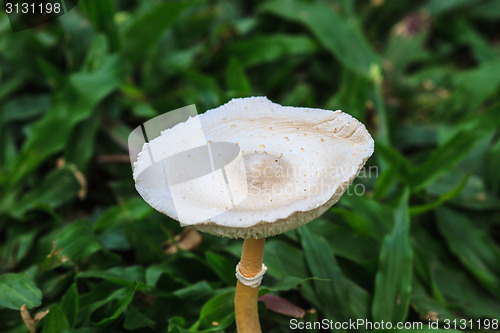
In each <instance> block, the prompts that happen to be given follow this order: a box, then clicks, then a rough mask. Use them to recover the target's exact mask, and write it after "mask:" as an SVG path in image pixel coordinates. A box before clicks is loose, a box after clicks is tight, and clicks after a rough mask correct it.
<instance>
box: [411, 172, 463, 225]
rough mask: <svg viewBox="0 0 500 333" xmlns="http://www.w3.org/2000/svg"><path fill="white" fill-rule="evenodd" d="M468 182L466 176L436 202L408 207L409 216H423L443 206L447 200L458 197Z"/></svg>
mask: <svg viewBox="0 0 500 333" xmlns="http://www.w3.org/2000/svg"><path fill="white" fill-rule="evenodd" d="M468 181H469V176H466V177H465V178H464V179H462V181H461V182H460V183H459V184H458V185H457V186H456V187H455V188H453V189H451V190H450V191H448V192H446V193H444V194H443V195H442V196H440V197H439V199H437V200H436V201H434V202H431V203H428V204H425V205H420V206H412V207H410V215H412V216H413V215H419V214H423V213H426V212H428V211H430V210H433V209H435V208H437V207H439V206H441V205H443V204H444V203H445V202H447V201H448V200H450V199H453V198H454V197H456V196H457V195H459V194H460V192H462V190H463V189H464V187H465V185H467V182H468Z"/></svg>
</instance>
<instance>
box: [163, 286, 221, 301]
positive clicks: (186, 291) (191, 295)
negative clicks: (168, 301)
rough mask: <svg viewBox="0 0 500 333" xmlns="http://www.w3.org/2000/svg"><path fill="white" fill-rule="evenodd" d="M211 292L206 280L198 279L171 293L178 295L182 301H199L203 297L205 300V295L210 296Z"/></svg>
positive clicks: (212, 291)
mask: <svg viewBox="0 0 500 333" xmlns="http://www.w3.org/2000/svg"><path fill="white" fill-rule="evenodd" d="M213 293H214V290H213V288H212V287H211V286H210V284H209V283H208V282H207V281H199V282H197V283H195V284H192V285H190V286H187V287H185V288H180V289H177V290H176V291H174V292H173V294H174V295H175V296H177V297H179V298H180V299H181V300H182V301H183V302H189V301H193V302H199V301H201V300H203V299H205V300H206V297H210V296H212V295H213Z"/></svg>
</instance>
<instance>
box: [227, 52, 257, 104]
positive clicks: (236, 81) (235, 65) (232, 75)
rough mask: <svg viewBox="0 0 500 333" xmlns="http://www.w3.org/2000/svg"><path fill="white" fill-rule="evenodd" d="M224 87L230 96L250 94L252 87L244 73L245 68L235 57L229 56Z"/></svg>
mask: <svg viewBox="0 0 500 333" xmlns="http://www.w3.org/2000/svg"><path fill="white" fill-rule="evenodd" d="M226 87H227V89H228V95H229V96H230V97H233V96H234V97H246V96H250V95H251V92H252V88H251V87H250V82H249V81H248V78H247V76H246V74H245V69H244V68H243V67H242V66H241V64H240V63H239V61H238V60H236V58H231V60H230V61H229V65H228V66H227V69H226Z"/></svg>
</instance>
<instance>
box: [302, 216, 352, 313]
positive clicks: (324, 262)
mask: <svg viewBox="0 0 500 333" xmlns="http://www.w3.org/2000/svg"><path fill="white" fill-rule="evenodd" d="M298 232H299V235H300V238H301V243H302V247H303V249H304V254H305V257H306V260H307V265H308V266H309V269H310V271H311V273H312V275H313V276H314V277H316V278H320V279H327V280H329V281H328V282H327V281H318V280H315V281H314V286H315V290H316V297H317V299H318V301H319V303H320V305H321V311H323V312H324V314H325V317H326V318H329V319H332V320H340V321H346V320H347V321H348V320H349V319H354V318H356V317H357V316H356V315H355V314H354V309H353V307H352V305H351V303H350V300H349V299H350V296H349V289H348V287H347V282H346V280H345V278H344V276H343V274H342V271H341V270H340V268H339V267H338V265H337V261H336V260H335V257H334V256H333V254H332V252H331V250H330V247H329V246H328V244H327V243H326V241H325V239H324V238H322V237H320V236H314V235H313V233H312V232H311V231H310V227H309V226H308V225H307V224H306V225H304V226H302V227H300V228H299V229H298Z"/></svg>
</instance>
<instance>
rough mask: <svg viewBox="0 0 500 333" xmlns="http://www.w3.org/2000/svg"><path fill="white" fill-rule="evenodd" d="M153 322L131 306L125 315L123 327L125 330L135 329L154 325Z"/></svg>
mask: <svg viewBox="0 0 500 333" xmlns="http://www.w3.org/2000/svg"><path fill="white" fill-rule="evenodd" d="M154 326H155V322H154V321H152V320H151V319H149V318H148V317H146V316H145V315H144V314H142V313H141V312H140V311H139V310H137V309H136V308H135V307H133V306H131V307H130V308H129V310H128V311H127V315H126V316H125V322H124V323H123V327H124V328H125V329H127V330H136V329H138V328H143V327H154Z"/></svg>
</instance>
